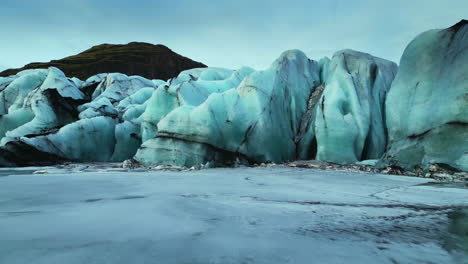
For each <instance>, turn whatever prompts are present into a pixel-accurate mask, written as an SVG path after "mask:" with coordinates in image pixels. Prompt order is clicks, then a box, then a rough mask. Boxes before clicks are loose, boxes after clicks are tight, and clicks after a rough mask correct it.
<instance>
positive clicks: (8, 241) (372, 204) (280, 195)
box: [0, 167, 468, 264]
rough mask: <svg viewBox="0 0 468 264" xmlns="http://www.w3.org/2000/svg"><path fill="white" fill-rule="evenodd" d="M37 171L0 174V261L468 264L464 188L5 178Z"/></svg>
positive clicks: (55, 175) (62, 175)
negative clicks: (467, 262) (463, 235)
mask: <svg viewBox="0 0 468 264" xmlns="http://www.w3.org/2000/svg"><path fill="white" fill-rule="evenodd" d="M41 169H44V168H23V169H0V186H2V188H1V191H0V208H1V209H0V210H1V211H0V263H9V264H14V263H36V264H40V263H47V264H52V263H70V264H72V263H113V264H115V263H192V264H193V263H269V264H271V263H466V261H468V259H467V255H466V253H468V251H467V250H468V244H467V243H468V241H467V237H466V234H467V228H468V227H467V222H468V221H467V220H466V219H467V216H468V214H467V208H468V189H466V187H463V186H459V187H447V186H444V185H438V184H434V182H433V180H430V179H424V178H413V177H402V176H390V175H381V174H369V173H349V172H338V171H321V170H311V169H300V168H287V167H275V168H237V169H207V170H199V171H144V170H141V171H138V170H131V171H130V172H128V171H127V172H123V171H122V172H119V171H118V170H122V169H118V168H111V169H108V168H107V169H106V168H99V167H94V168H93V167H89V168H87V169H86V170H87V171H89V172H83V171H81V172H77V173H73V170H71V171H69V170H65V169H56V168H45V169H46V170H47V171H48V172H49V173H48V174H34V175H32V174H29V175H11V176H6V175H10V174H21V173H31V172H32V171H33V170H41ZM75 171H76V170H75ZM106 171H107V172H106ZM2 176H3V177H2ZM462 234H465V237H464V238H463V237H462ZM463 239H464V240H463ZM463 250H465V255H463V254H464V253H462V252H463Z"/></svg>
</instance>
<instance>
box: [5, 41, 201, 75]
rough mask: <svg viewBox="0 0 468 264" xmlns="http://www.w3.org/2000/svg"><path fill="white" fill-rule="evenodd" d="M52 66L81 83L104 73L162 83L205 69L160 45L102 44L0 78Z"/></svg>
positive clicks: (140, 43) (20, 69) (27, 66)
mask: <svg viewBox="0 0 468 264" xmlns="http://www.w3.org/2000/svg"><path fill="white" fill-rule="evenodd" d="M50 66H55V67H57V68H59V69H61V70H62V71H63V72H64V73H65V74H66V75H67V76H69V77H73V76H74V77H78V78H80V79H81V80H85V79H87V78H88V77H90V76H92V75H95V74H98V73H105V72H120V73H124V74H127V75H140V76H143V77H145V78H148V79H162V80H167V79H169V78H172V77H175V76H177V75H178V74H179V73H180V72H181V71H183V70H187V69H192V68H200V67H206V65H204V64H202V63H200V62H196V61H193V60H191V59H189V58H186V57H184V56H182V55H179V54H177V53H175V52H173V51H172V50H171V49H169V48H168V47H166V46H164V45H153V44H149V43H142V42H131V43H128V44H125V45H114V44H102V45H98V46H94V47H92V48H90V49H88V50H86V51H84V52H82V53H80V54H77V55H74V56H70V57H66V58H63V59H60V60H52V61H50V62H46V63H42V62H34V63H30V64H27V65H25V66H24V67H22V68H19V69H8V70H5V71H3V72H0V76H9V75H14V74H16V73H17V72H20V71H22V70H27V69H38V68H48V67H50Z"/></svg>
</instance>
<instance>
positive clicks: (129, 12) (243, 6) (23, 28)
mask: <svg viewBox="0 0 468 264" xmlns="http://www.w3.org/2000/svg"><path fill="white" fill-rule="evenodd" d="M463 18H465V19H468V1H467V0H444V1H442V0H411V1H409V0H391V1H390V0H308V1H307V0H281V1H277V0H235V1H234V0H229V1H227V0H154V1H149V0H40V1H38V0H0V43H1V44H0V47H1V49H0V70H4V69H6V68H17V67H22V66H23V65H25V64H27V63H30V62H47V61H50V60H52V59H61V58H63V57H66V56H70V55H74V54H77V53H79V52H82V51H84V50H86V49H88V48H90V47H92V46H94V45H98V44H102V43H111V44H125V43H128V42H132V41H139V42H149V43H153V44H163V45H166V46H168V47H169V48H171V49H172V50H173V51H175V52H177V53H179V54H181V55H183V56H186V57H189V58H191V59H193V60H196V61H200V62H202V63H204V64H206V65H208V66H215V67H226V68H239V67H241V66H251V67H253V68H256V69H264V68H267V67H268V66H269V65H270V64H271V63H272V62H273V61H274V60H275V59H276V58H277V57H278V56H279V55H280V54H281V53H282V52H283V51H285V50H289V49H300V50H302V51H304V52H305V53H306V54H307V56H308V57H309V58H311V59H315V60H318V59H320V58H322V57H324V56H328V57H331V56H332V55H333V53H334V52H336V51H338V50H341V49H345V48H349V49H354V50H358V51H363V52H367V53H370V54H372V55H374V56H378V57H382V58H385V59H388V60H392V61H395V62H397V63H398V62H399V60H400V57H401V54H402V53H403V51H404V49H405V47H406V46H407V44H408V43H409V42H410V41H411V40H412V39H413V38H414V37H415V36H417V35H418V34H420V33H422V32H424V31H426V30H429V29H433V28H446V27H449V26H451V25H453V24H455V23H457V22H458V21H459V20H461V19H463Z"/></svg>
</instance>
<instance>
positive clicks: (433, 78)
mask: <svg viewBox="0 0 468 264" xmlns="http://www.w3.org/2000/svg"><path fill="white" fill-rule="evenodd" d="M386 113H387V128H388V134H389V141H390V142H389V143H390V144H389V149H388V151H387V153H386V155H385V157H384V158H383V161H384V162H385V163H387V164H395V165H398V166H401V167H404V168H407V169H414V168H415V166H420V167H423V168H424V167H428V166H429V165H430V164H432V163H443V164H446V165H449V166H451V167H454V168H458V169H461V170H464V171H468V152H467V151H468V21H466V20H463V21H461V22H459V23H458V24H456V25H454V26H452V27H450V28H447V29H443V30H430V31H427V32H425V33H423V34H421V35H419V36H418V37H417V38H416V39H414V40H413V41H412V42H411V43H410V44H409V46H408V47H407V48H406V50H405V52H404V54H403V56H402V58H401V63H400V69H399V71H398V74H397V76H396V79H395V81H394V82H393V85H392V87H391V89H390V92H389V94H388V98H387V102H386Z"/></svg>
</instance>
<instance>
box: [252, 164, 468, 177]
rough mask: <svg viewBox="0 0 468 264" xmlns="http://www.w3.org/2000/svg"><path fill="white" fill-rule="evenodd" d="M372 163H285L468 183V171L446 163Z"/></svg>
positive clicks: (296, 165) (322, 168)
mask: <svg viewBox="0 0 468 264" xmlns="http://www.w3.org/2000/svg"><path fill="white" fill-rule="evenodd" d="M369 163H371V164H365V163H362V162H358V163H355V164H346V165H341V164H336V163H330V162H325V161H318V160H307V161H294V162H289V163H285V164H284V165H286V166H288V167H295V168H307V169H321V170H346V171H353V172H359V171H360V172H370V173H382V174H391V175H405V176H416V177H425V178H432V179H436V180H439V181H444V182H466V183H468V172H462V171H459V170H453V169H450V168H448V167H447V166H444V164H432V165H431V166H430V168H429V169H428V170H423V169H421V168H419V169H418V170H416V171H409V170H405V169H404V168H402V167H398V166H387V167H378V166H375V165H372V163H375V162H374V161H373V162H369ZM265 166H267V165H265V164H263V166H262V165H260V166H259V167H265Z"/></svg>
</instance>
